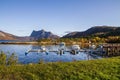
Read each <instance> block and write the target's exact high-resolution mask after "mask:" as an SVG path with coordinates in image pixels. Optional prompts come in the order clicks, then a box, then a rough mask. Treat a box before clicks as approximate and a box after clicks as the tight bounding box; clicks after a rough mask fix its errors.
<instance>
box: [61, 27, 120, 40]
mask: <svg viewBox="0 0 120 80" xmlns="http://www.w3.org/2000/svg"><path fill="white" fill-rule="evenodd" d="M116 31H117V32H116ZM112 33H113V34H112ZM90 36H98V37H107V36H120V27H113V26H95V27H91V28H89V29H87V30H86V31H82V32H71V33H68V34H67V35H64V36H63V37H62V38H79V37H90Z"/></svg>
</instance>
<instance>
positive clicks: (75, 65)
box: [0, 57, 120, 80]
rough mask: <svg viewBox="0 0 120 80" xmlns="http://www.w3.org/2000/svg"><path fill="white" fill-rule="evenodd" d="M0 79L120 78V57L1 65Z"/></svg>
mask: <svg viewBox="0 0 120 80" xmlns="http://www.w3.org/2000/svg"><path fill="white" fill-rule="evenodd" d="M0 80H120V57H114V58H109V59H100V60H90V61H76V62H56V63H47V64H45V63H43V62H40V64H28V65H19V64H17V65H9V66H4V65H1V66H0Z"/></svg>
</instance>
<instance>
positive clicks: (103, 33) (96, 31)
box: [0, 26, 120, 41]
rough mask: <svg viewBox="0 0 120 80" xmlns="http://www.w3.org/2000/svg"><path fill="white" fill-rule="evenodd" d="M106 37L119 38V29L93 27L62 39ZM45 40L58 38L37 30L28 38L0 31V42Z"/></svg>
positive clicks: (69, 34) (72, 33)
mask: <svg viewBox="0 0 120 80" xmlns="http://www.w3.org/2000/svg"><path fill="white" fill-rule="evenodd" d="M93 36H98V37H108V36H120V27H113V26H95V27H92V28H89V29H88V30H86V31H82V32H79V31H77V32H71V33H68V34H67V35H64V36H63V37H62V38H80V37H93ZM45 38H52V39H53V38H60V37H59V36H57V35H55V34H53V33H51V32H48V31H45V30H43V29H42V30H39V31H35V30H33V32H32V33H31V35H30V36H26V37H19V36H15V35H12V34H9V33H6V32H3V31H0V40H21V41H30V40H39V39H45Z"/></svg>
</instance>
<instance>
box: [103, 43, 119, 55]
mask: <svg viewBox="0 0 120 80" xmlns="http://www.w3.org/2000/svg"><path fill="white" fill-rule="evenodd" d="M103 49H104V50H105V51H106V54H105V56H120V44H104V45H103Z"/></svg>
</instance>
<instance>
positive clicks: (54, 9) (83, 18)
mask: <svg viewBox="0 0 120 80" xmlns="http://www.w3.org/2000/svg"><path fill="white" fill-rule="evenodd" d="M102 25H107V26H120V0H0V30H2V31H5V32H8V33H11V34H14V35H17V36H29V35H30V34H31V32H32V31H33V30H41V29H44V30H46V31H51V32H52V33H54V34H57V35H59V36H63V35H64V34H66V32H72V31H84V30H87V29H88V28H90V27H93V26H102Z"/></svg>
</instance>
